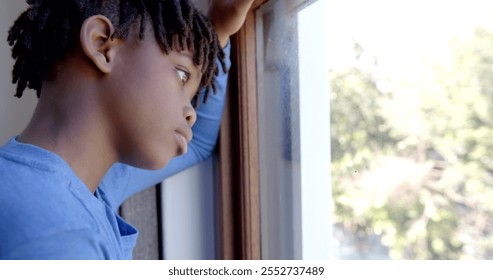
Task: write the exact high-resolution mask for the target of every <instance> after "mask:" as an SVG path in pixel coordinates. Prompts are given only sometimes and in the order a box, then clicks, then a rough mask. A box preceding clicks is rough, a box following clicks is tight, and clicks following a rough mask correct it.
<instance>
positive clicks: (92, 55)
mask: <svg viewBox="0 0 493 280" xmlns="http://www.w3.org/2000/svg"><path fill="white" fill-rule="evenodd" d="M114 32H115V28H114V26H113V23H111V21H110V20H109V19H108V18H107V17H105V16H103V15H94V16H91V17H89V18H87V19H86V20H85V21H84V23H83V24H82V27H81V29H80V43H81V46H82V50H83V51H84V53H85V55H86V56H87V57H88V58H89V59H90V60H91V61H92V62H93V63H94V64H95V65H96V67H97V68H98V69H99V70H100V71H101V72H103V73H109V72H111V70H112V68H113V66H114V63H113V62H114V60H115V59H114V58H115V52H116V46H117V44H118V40H112V39H111V35H112V34H113V33H114Z"/></svg>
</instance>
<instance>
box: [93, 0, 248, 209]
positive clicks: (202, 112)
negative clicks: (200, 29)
mask: <svg viewBox="0 0 493 280" xmlns="http://www.w3.org/2000/svg"><path fill="white" fill-rule="evenodd" d="M253 2H254V0H213V1H212V4H211V9H210V11H209V16H210V18H211V21H212V24H213V25H214V29H215V31H216V34H217V36H218V40H219V43H220V45H221V47H223V48H224V52H225V55H226V59H225V63H226V66H227V69H228V70H229V68H230V66H231V60H230V49H231V46H230V44H228V42H229V37H230V36H231V35H233V34H235V33H236V32H238V30H239V29H240V28H241V26H242V25H243V22H244V21H245V18H246V15H247V13H248V10H249V9H250V7H251V5H252V4H253ZM216 63H219V62H216ZM219 69H220V71H219V75H218V76H217V77H216V78H215V80H216V85H217V90H216V94H210V95H209V98H208V101H207V103H206V104H203V103H202V102H201V103H200V104H199V108H198V109H197V121H196V123H195V125H194V127H193V135H194V136H193V139H192V141H191V142H190V143H189V145H188V152H187V153H186V154H185V155H182V156H180V157H177V158H174V159H172V160H171V161H170V162H169V163H168V165H167V166H166V167H165V168H163V169H161V170H158V171H149V170H143V169H138V168H135V167H131V166H128V165H124V164H115V165H114V166H113V167H112V168H111V169H110V171H109V172H108V173H107V175H106V176H105V177H104V178H103V181H102V183H101V187H102V188H103V189H104V191H105V192H106V193H107V194H108V198H110V199H111V200H113V201H111V203H112V206H113V208H117V207H119V206H120V204H121V203H122V202H123V201H124V200H125V199H127V198H128V197H129V196H131V195H133V194H135V193H137V192H139V191H142V190H144V189H145V188H147V187H149V186H152V185H155V184H157V183H159V182H161V181H163V180H164V179H166V178H167V177H169V176H171V175H174V174H176V173H178V172H180V171H182V170H185V169H187V168H189V167H191V166H193V165H195V164H197V163H199V162H201V161H203V160H205V159H207V158H209V157H210V156H211V155H212V152H213V150H214V147H215V146H216V142H217V137H218V134H219V128H220V125H221V118H222V113H223V109H224V101H225V98H226V87H227V80H228V73H223V72H222V71H221V69H222V67H219ZM201 96H202V97H203V96H204V94H202V95H201Z"/></svg>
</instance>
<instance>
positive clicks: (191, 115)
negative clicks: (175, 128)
mask: <svg viewBox="0 0 493 280" xmlns="http://www.w3.org/2000/svg"><path fill="white" fill-rule="evenodd" d="M184 117H185V120H186V121H187V123H188V125H189V126H190V127H192V126H193V125H194V124H195V121H197V113H196V112H195V109H194V108H193V107H192V106H191V105H188V106H186V107H185V110H184Z"/></svg>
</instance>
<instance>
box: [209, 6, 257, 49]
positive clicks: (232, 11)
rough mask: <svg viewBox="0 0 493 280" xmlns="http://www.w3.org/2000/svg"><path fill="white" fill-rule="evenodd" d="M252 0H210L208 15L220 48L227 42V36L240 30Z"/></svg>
mask: <svg viewBox="0 0 493 280" xmlns="http://www.w3.org/2000/svg"><path fill="white" fill-rule="evenodd" d="M253 2H254V0H212V3H211V8H210V10H209V17H210V19H211V21H212V24H213V25H214V29H215V30H216V33H217V37H218V39H219V44H220V45H221V47H222V48H224V47H225V46H226V44H227V43H228V40H229V36H231V35H233V34H235V33H236V32H238V30H240V28H241V26H242V25H243V23H244V22H245V19H246V15H247V13H248V11H249V10H250V7H251V6H252V4H253Z"/></svg>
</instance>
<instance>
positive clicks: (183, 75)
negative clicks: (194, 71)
mask: <svg viewBox="0 0 493 280" xmlns="http://www.w3.org/2000/svg"><path fill="white" fill-rule="evenodd" d="M176 72H177V73H178V77H180V80H181V82H182V83H183V85H185V84H186V83H187V82H188V80H189V79H190V73H188V72H187V71H185V70H182V69H176Z"/></svg>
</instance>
